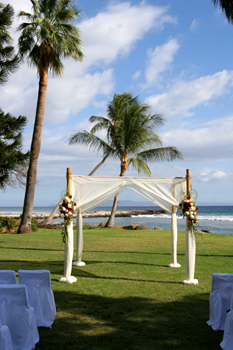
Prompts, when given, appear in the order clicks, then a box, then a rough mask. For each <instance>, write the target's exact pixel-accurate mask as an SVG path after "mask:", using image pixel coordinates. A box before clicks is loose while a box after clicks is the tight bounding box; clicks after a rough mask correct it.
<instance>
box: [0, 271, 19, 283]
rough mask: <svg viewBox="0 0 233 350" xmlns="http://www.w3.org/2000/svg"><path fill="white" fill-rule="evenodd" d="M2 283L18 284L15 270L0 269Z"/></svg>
mask: <svg viewBox="0 0 233 350" xmlns="http://www.w3.org/2000/svg"><path fill="white" fill-rule="evenodd" d="M0 284H17V279H16V275H15V271H14V270H0Z"/></svg>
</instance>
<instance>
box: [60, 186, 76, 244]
mask: <svg viewBox="0 0 233 350" xmlns="http://www.w3.org/2000/svg"><path fill="white" fill-rule="evenodd" d="M75 207H76V203H74V201H73V200H72V196H71V195H70V194H69V193H66V195H65V197H64V198H63V202H62V204H61V205H60V206H59V210H60V214H61V216H63V217H64V220H65V225H64V229H63V230H62V232H61V233H62V236H63V239H62V241H63V242H64V243H66V241H67V235H68V231H67V229H68V225H69V224H70V222H72V221H73V214H75Z"/></svg>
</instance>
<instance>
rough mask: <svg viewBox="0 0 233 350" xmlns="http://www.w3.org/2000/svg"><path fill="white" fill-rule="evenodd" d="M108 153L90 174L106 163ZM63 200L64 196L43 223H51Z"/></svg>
mask: <svg viewBox="0 0 233 350" xmlns="http://www.w3.org/2000/svg"><path fill="white" fill-rule="evenodd" d="M108 156H109V155H108V154H107V155H106V156H105V157H104V158H103V159H102V160H101V162H99V164H97V165H96V167H95V168H94V169H93V170H92V171H91V172H90V174H88V176H92V175H93V174H94V173H95V172H96V170H98V169H99V167H100V166H101V165H102V164H104V162H105V160H106V159H107V158H108ZM62 201H63V197H62V199H61V200H60V202H59V203H58V204H57V205H56V207H55V208H54V209H53V211H52V213H51V214H50V215H49V216H48V217H47V219H45V220H44V221H42V224H43V225H48V224H50V223H51V221H52V219H53V217H54V215H55V214H56V212H57V211H58V208H59V205H61V204H62Z"/></svg>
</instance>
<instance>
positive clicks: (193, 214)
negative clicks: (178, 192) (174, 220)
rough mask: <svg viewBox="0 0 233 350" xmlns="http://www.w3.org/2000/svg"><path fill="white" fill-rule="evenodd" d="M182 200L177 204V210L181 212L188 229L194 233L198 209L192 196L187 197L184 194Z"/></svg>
mask: <svg viewBox="0 0 233 350" xmlns="http://www.w3.org/2000/svg"><path fill="white" fill-rule="evenodd" d="M182 196H183V199H182V201H181V203H180V204H179V209H180V210H181V211H182V214H181V215H182V216H183V218H187V219H188V220H187V222H188V227H189V228H193V229H194V231H196V228H195V226H194V225H195V224H198V223H199V222H198V218H197V211H198V207H197V205H196V201H195V200H194V199H193V195H192V194H191V196H187V195H186V194H185V193H182Z"/></svg>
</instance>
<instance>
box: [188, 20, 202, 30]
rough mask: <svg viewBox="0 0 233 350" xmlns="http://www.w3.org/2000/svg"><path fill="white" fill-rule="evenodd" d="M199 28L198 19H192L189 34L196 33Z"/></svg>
mask: <svg viewBox="0 0 233 350" xmlns="http://www.w3.org/2000/svg"><path fill="white" fill-rule="evenodd" d="M199 27H200V21H199V19H194V20H193V21H192V23H191V26H190V30H191V32H196V31H197V30H198V29H199Z"/></svg>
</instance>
